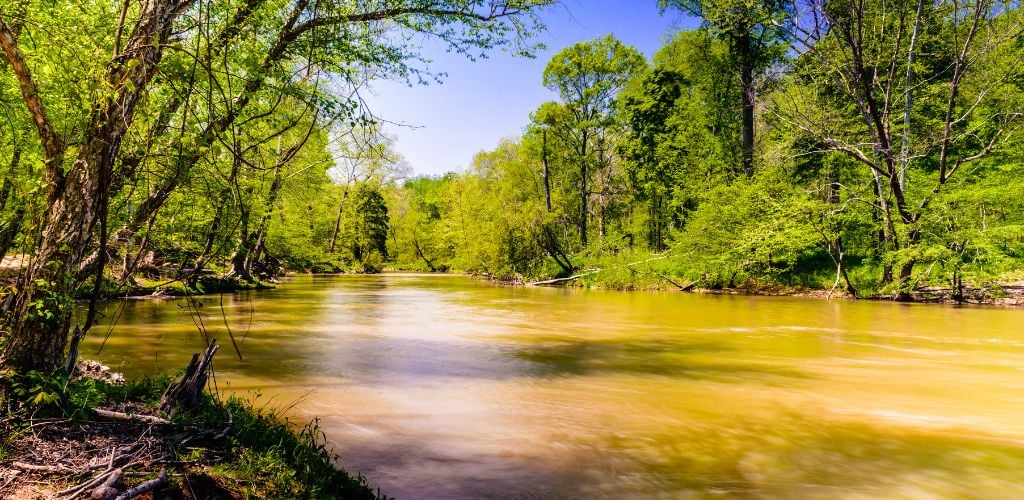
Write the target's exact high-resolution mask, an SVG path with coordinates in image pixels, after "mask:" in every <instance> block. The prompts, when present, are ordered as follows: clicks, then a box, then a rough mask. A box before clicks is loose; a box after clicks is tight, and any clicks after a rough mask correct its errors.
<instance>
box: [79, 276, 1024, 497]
mask: <svg viewBox="0 0 1024 500" xmlns="http://www.w3.org/2000/svg"><path fill="white" fill-rule="evenodd" d="M200 301H201V302H202V307H201V308H199V311H200V313H199V315H198V316H197V315H196V314H195V313H194V312H191V311H190V308H188V307H186V306H185V303H184V302H183V301H181V300H131V301H126V302H123V303H110V304H107V305H106V309H105V314H106V317H105V320H104V321H105V324H110V323H111V322H113V326H112V327H109V329H108V328H107V327H106V326H103V327H98V328H96V329H94V330H93V332H94V333H93V334H92V336H91V337H90V338H89V339H88V340H87V342H86V344H85V346H84V348H83V356H84V357H92V358H98V359H100V360H101V361H103V362H104V363H106V364H108V365H110V366H112V367H114V368H116V369H119V370H122V371H124V372H125V373H126V374H127V375H142V374H146V373H151V372H153V371H155V370H164V371H174V370H176V369H179V368H181V367H183V366H184V365H185V363H186V362H187V360H188V357H189V356H190V355H191V353H193V352H195V351H198V350H200V349H201V348H202V345H203V341H202V339H201V337H200V335H199V334H198V329H197V326H196V325H197V324H198V323H201V324H202V325H204V327H205V328H206V329H207V330H208V331H209V333H210V334H211V335H214V336H216V337H218V338H219V339H221V340H222V341H223V343H224V344H225V345H224V347H223V348H222V349H221V351H220V353H219V354H218V359H217V360H216V363H215V365H216V370H217V372H216V374H217V375H216V379H217V384H218V386H219V388H220V390H221V391H225V392H233V393H238V394H242V395H245V396H247V397H250V398H256V400H257V403H258V404H267V405H270V406H275V407H279V408H287V407H290V409H289V410H288V412H289V415H290V418H291V419H292V420H293V421H296V422H304V421H307V420H309V419H311V418H313V417H319V418H320V425H321V426H322V428H323V430H324V432H325V433H326V436H327V437H328V439H329V440H330V441H331V443H333V444H334V445H335V446H336V451H337V452H338V453H339V454H340V456H341V459H340V465H341V466H342V467H343V468H345V469H346V470H348V471H349V472H352V473H361V474H363V475H365V476H366V477H367V478H368V480H369V481H370V483H371V484H372V485H374V486H379V487H380V488H381V489H382V490H383V491H384V492H385V493H386V494H388V495H392V496H395V497H397V498H399V499H402V498H481V497H484V498H524V497H526V498H595V497H604V498H628V497H639V496H644V497H660V498H680V497H698V498H699V497H709V496H714V497H719V496H726V497H790V498H793V497H800V498H807V497H819V498H877V497H898V498H965V497H968V498H970V497H973V498H1015V497H1016V498H1021V497H1024V418H1022V415H1024V329H1022V328H1021V325H1022V323H1024V310H1020V309H1000V308H980V307H966V308H961V307H954V306H939V305H921V304H894V303H882V302H856V301H832V302H829V301H825V300H821V299H808V298H778V297H737V296H707V295H693V294H681V293H672V292H664V293H658V292H632V293H631V292H612V291H593V290H589V291H588V290H577V289H559V288H521V287H520V288H509V287H499V286H493V285H490V284H487V283H483V282H479V281H474V280H471V279H468V278H465V277H462V276H451V275H414V274H385V275H377V276H324V277H305V276H303V277H294V278H289V279H288V280H287V281H286V283H285V284H283V285H282V286H280V287H279V288H277V289H275V290H269V291H254V292H244V293H238V294H230V295H223V296H207V297H202V298H200ZM114 320H116V321H114ZM225 325H227V326H225ZM228 327H230V330H231V332H232V334H233V335H234V337H235V339H236V341H237V343H238V344H239V349H240V351H241V354H242V359H239V357H238V356H237V355H236V353H235V352H234V350H233V348H232V347H231V345H230V342H229V341H228V334H227V328H228ZM107 333H109V339H108V340H107V341H106V345H105V347H104V348H103V350H102V352H101V353H99V354H97V349H98V346H99V345H100V343H101V342H102V340H103V339H102V337H103V336H104V335H105V334H107Z"/></svg>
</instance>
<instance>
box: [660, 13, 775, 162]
mask: <svg viewBox="0 0 1024 500" xmlns="http://www.w3.org/2000/svg"><path fill="white" fill-rule="evenodd" d="M658 3H659V4H660V5H661V7H662V8H663V9H664V8H667V7H674V8H677V9H679V10H681V11H682V12H684V13H686V14H689V15H692V16H696V17H699V18H701V19H703V21H704V23H703V29H704V30H706V31H707V32H708V33H710V34H712V35H713V36H715V37H717V38H719V39H721V40H724V41H726V42H728V44H729V51H730V54H731V55H732V59H733V63H734V64H735V68H736V71H737V73H738V76H739V87H740V93H739V94H740V108H741V116H742V123H743V128H742V134H741V141H740V148H741V150H742V157H741V168H742V170H743V172H744V173H746V174H747V176H750V175H753V173H754V106H755V103H756V102H757V81H756V79H757V76H758V73H759V72H762V71H764V70H765V69H767V68H768V67H769V66H770V65H771V64H772V62H774V61H775V60H777V59H778V58H779V57H780V56H781V55H782V49H783V47H784V45H783V42H784V41H785V38H786V35H787V32H786V31H785V30H783V29H782V28H781V23H782V22H784V21H785V20H786V19H787V18H788V16H787V15H786V13H787V12H788V10H789V9H788V7H789V5H790V3H789V2H788V1H787V0H762V1H751V0H658Z"/></svg>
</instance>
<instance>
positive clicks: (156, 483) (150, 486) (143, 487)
mask: <svg viewBox="0 0 1024 500" xmlns="http://www.w3.org/2000/svg"><path fill="white" fill-rule="evenodd" d="M165 484H167V471H165V470H162V471H160V475H159V476H157V477H156V479H150V480H149V481H146V482H144V483H140V484H139V485H138V486H135V487H134V488H129V489H128V490H127V491H125V492H124V493H121V494H120V495H118V496H117V497H115V500H129V499H131V498H135V497H137V496H139V495H141V494H143V493H148V492H150V491H153V490H155V489H157V488H160V487H162V486H163V485H165Z"/></svg>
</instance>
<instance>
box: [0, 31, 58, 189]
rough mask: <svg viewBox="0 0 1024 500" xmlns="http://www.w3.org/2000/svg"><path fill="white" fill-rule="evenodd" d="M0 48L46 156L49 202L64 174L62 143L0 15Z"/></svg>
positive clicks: (14, 38) (13, 38)
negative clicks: (13, 75)
mask: <svg viewBox="0 0 1024 500" xmlns="http://www.w3.org/2000/svg"><path fill="white" fill-rule="evenodd" d="M0 48H3V51H4V57H5V58H6V59H7V63H8V64H10V66H11V69H12V70H13V71H14V74H15V75H16V76H17V77H18V87H19V88H20V90H21V97H22V99H23V100H24V101H25V106H26V107H28V111H29V114H31V115H32V121H33V122H34V123H35V124H36V130H37V131H38V133H39V141H40V142H41V143H42V146H43V153H44V154H45V155H46V157H45V164H46V183H47V185H48V188H47V189H48V191H47V192H48V196H49V197H50V198H51V200H52V198H53V196H54V195H55V194H56V193H58V192H59V191H60V186H61V185H62V184H63V182H64V173H63V170H62V169H61V165H62V164H63V162H64V150H65V147H64V142H63V141H62V140H61V138H60V134H58V133H57V131H56V130H55V129H54V127H53V124H52V123H51V122H50V118H49V116H48V115H47V114H46V106H44V105H43V100H42V99H41V98H40V97H39V86H38V85H36V81H35V79H33V78H32V72H31V71H30V70H29V67H28V64H27V63H26V62H25V58H24V57H23V56H22V55H21V51H20V50H18V41H17V37H16V36H15V35H14V33H13V32H12V31H11V28H10V27H9V26H8V25H7V22H6V21H5V20H4V18H3V16H2V15H0Z"/></svg>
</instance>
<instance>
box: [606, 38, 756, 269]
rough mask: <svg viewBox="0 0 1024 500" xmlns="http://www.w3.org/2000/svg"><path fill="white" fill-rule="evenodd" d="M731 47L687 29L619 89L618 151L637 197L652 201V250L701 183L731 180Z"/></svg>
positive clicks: (690, 205)
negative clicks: (620, 135) (648, 67)
mask: <svg viewBox="0 0 1024 500" xmlns="http://www.w3.org/2000/svg"><path fill="white" fill-rule="evenodd" d="M726 50H727V48H726V47H724V43H723V42H719V41H716V40H713V39H712V38H710V37H709V36H708V35H707V34H706V33H704V32H702V31H682V32H680V33H678V34H677V35H676V36H675V37H674V38H673V39H672V41H670V42H669V43H668V44H667V45H665V46H664V47H662V48H661V49H660V50H659V51H658V52H657V54H655V56H654V63H655V66H654V68H653V69H651V70H648V71H646V72H644V73H642V74H640V75H638V76H637V78H635V79H634V80H633V81H632V82H630V84H629V85H628V86H627V87H626V89H625V90H624V91H623V92H622V93H621V94H620V95H619V98H618V105H619V108H620V114H621V118H622V121H623V123H624V127H625V135H624V136H623V138H622V140H621V141H620V142H619V144H618V152H619V154H620V156H622V158H623V159H624V160H625V167H626V172H627V174H628V176H629V180H630V183H631V184H632V186H633V189H634V190H635V191H636V196H637V201H639V202H643V203H646V204H647V209H648V210H647V212H648V213H647V218H646V224H645V225H646V233H647V245H648V248H650V249H652V250H657V251H661V250H664V249H665V248H666V239H667V237H668V232H669V229H670V226H675V227H676V228H681V226H682V225H683V223H684V221H685V217H686V215H687V212H689V211H690V210H692V209H694V208H696V201H697V199H698V198H699V196H700V193H701V191H702V190H704V189H706V188H708V187H709V186H710V185H713V184H714V183H716V182H719V181H726V180H728V177H729V174H730V171H731V169H732V168H733V165H735V164H734V163H732V162H731V160H732V159H733V153H732V151H733V150H734V149H735V148H734V146H733V145H734V143H735V141H734V140H733V139H734V137H735V135H736V131H737V128H738V127H737V120H735V118H734V115H735V114H734V113H731V112H730V110H731V109H734V108H735V104H734V101H733V99H732V97H733V96H732V95H731V94H732V92H731V91H732V90H733V89H734V88H735V87H734V86H732V85H730V84H729V82H728V80H727V78H728V76H725V77H723V75H728V61H727V54H726ZM723 80H725V81H723Z"/></svg>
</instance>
